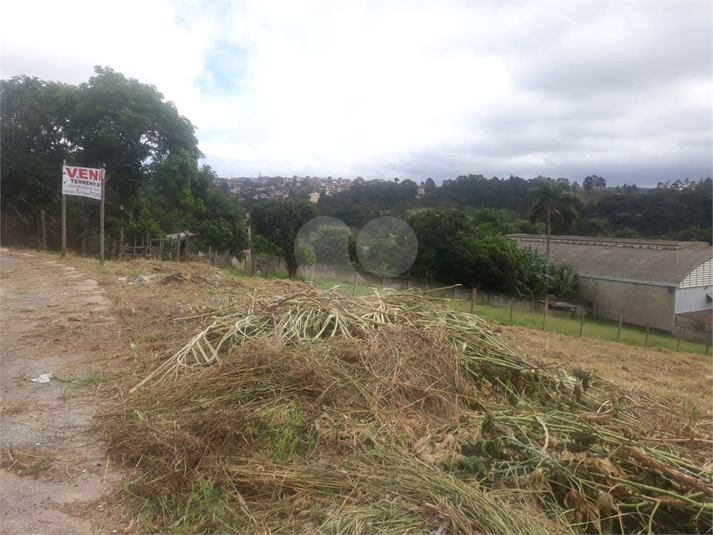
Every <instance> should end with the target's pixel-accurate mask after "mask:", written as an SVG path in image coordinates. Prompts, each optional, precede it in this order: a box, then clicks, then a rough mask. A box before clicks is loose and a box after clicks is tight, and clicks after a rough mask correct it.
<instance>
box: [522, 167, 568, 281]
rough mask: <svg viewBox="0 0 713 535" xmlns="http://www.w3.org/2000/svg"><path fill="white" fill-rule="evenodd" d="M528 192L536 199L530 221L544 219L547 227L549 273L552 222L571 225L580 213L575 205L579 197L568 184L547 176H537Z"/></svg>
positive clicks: (547, 268) (547, 271)
mask: <svg viewBox="0 0 713 535" xmlns="http://www.w3.org/2000/svg"><path fill="white" fill-rule="evenodd" d="M528 194H529V195H530V196H531V197H532V198H533V199H534V200H535V202H534V203H533V205H532V206H531V207H530V214H529V215H530V221H531V222H532V223H536V222H537V221H543V222H544V223H545V228H546V229H547V250H546V253H545V257H546V259H547V266H546V268H545V269H546V273H548V274H549V262H550V236H551V235H552V224H553V223H561V224H565V225H569V224H571V223H573V222H574V221H576V220H577V218H578V216H579V214H578V213H577V209H576V208H575V206H576V205H577V202H578V201H579V198H578V197H577V196H576V195H575V194H574V193H572V192H571V191H570V189H569V187H568V186H567V184H565V183H563V182H557V181H554V180H552V179H551V178H546V177H537V178H536V179H535V180H534V183H533V185H532V187H530V189H529V191H528Z"/></svg>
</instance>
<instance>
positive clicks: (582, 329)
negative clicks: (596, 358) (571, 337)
mask: <svg viewBox="0 0 713 535" xmlns="http://www.w3.org/2000/svg"><path fill="white" fill-rule="evenodd" d="M582 332H584V315H582V319H581V321H580V322H579V337H580V338H582Z"/></svg>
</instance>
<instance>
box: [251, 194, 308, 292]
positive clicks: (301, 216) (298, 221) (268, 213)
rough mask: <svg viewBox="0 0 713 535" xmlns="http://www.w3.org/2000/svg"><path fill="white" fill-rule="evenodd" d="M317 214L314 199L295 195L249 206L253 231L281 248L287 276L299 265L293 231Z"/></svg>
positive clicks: (294, 273)
mask: <svg viewBox="0 0 713 535" xmlns="http://www.w3.org/2000/svg"><path fill="white" fill-rule="evenodd" d="M318 216H319V210H317V206H315V204H314V203H312V202H309V201H301V200H295V199H282V200H272V201H267V202H264V203H260V204H256V205H255V206H253V207H252V208H251V210H250V220H251V222H252V225H253V228H254V229H255V231H256V232H257V233H259V234H260V235H262V236H264V237H265V238H267V239H268V240H269V241H271V242H272V243H274V244H275V245H277V246H278V247H279V248H280V250H281V251H282V255H283V258H284V259H285V263H286V264H287V275H288V277H289V278H294V276H295V275H296V274H297V267H298V265H299V264H298V261H297V258H296V256H295V239H296V238H297V233H298V232H299V231H300V229H301V228H302V226H303V225H304V224H305V223H307V222H308V221H310V220H311V219H314V218H315V217H318Z"/></svg>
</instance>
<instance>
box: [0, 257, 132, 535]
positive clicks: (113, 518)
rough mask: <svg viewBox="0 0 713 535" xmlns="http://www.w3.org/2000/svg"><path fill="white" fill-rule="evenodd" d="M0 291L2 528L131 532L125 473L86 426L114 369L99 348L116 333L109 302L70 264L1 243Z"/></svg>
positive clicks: (108, 387) (26, 531)
mask: <svg viewBox="0 0 713 535" xmlns="http://www.w3.org/2000/svg"><path fill="white" fill-rule="evenodd" d="M0 298H1V301H0V304H1V307H0V392H1V394H2V408H1V412H0V418H1V422H2V434H1V442H0V453H1V454H2V457H1V461H2V464H1V466H2V468H0V491H1V493H0V534H8V535H9V534H20V533H22V534H50V533H51V534H64V533H66V534H95V533H128V532H130V531H132V530H131V529H127V528H128V527H129V526H128V521H129V519H128V518H122V517H121V513H120V510H119V509H120V507H119V506H118V505H117V492H116V489H117V484H118V483H119V482H120V481H122V480H125V479H126V476H127V474H125V473H122V472H121V471H120V470H119V469H118V468H117V467H115V466H113V465H112V464H111V463H109V462H108V460H107V455H106V453H105V450H104V446H103V444H102V442H101V441H100V440H98V438H97V437H96V436H95V435H93V434H91V433H90V426H91V419H92V417H93V416H94V415H95V414H96V412H97V410H99V409H100V408H101V407H102V406H104V405H105V404H106V403H107V402H108V400H109V399H110V398H111V385H110V383H109V382H108V380H109V379H110V378H111V377H113V376H115V375H114V374H115V373H116V372H117V370H115V369H113V366H112V362H111V361H108V360H107V358H106V356H105V352H103V351H102V347H103V345H105V344H107V345H108V343H109V342H110V341H112V340H113V341H116V339H117V337H118V336H121V333H120V332H119V330H120V327H119V326H118V324H117V321H116V318H115V317H113V316H112V312H111V302H110V301H109V300H108V299H107V298H106V297H104V295H103V290H102V289H100V288H99V286H98V285H97V283H96V281H94V280H92V279H90V278H89V277H87V276H86V275H85V274H83V273H81V272H78V271H77V270H75V269H74V268H71V267H66V266H64V265H62V264H60V263H59V262H55V261H52V260H50V259H46V258H42V257H39V256H34V255H30V254H26V253H21V252H15V251H8V250H7V249H0ZM40 374H52V379H51V380H50V381H49V382H47V383H38V382H33V381H32V379H33V378H37V377H38V376H40ZM125 530H126V531H125Z"/></svg>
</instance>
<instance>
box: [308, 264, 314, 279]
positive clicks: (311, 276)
mask: <svg viewBox="0 0 713 535" xmlns="http://www.w3.org/2000/svg"><path fill="white" fill-rule="evenodd" d="M309 281H310V282H312V281H314V264H312V274H311V275H310V276H309Z"/></svg>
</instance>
